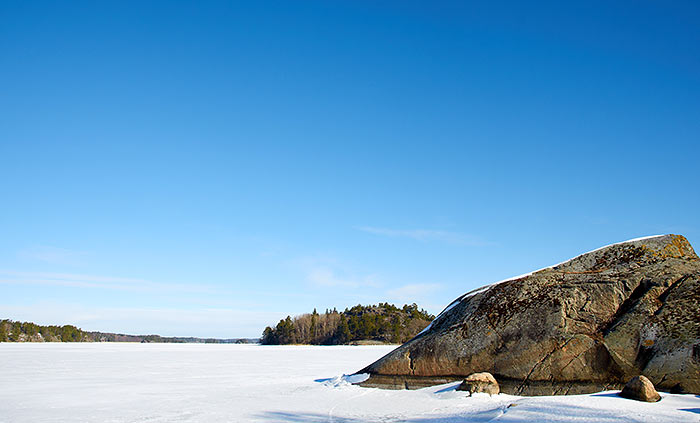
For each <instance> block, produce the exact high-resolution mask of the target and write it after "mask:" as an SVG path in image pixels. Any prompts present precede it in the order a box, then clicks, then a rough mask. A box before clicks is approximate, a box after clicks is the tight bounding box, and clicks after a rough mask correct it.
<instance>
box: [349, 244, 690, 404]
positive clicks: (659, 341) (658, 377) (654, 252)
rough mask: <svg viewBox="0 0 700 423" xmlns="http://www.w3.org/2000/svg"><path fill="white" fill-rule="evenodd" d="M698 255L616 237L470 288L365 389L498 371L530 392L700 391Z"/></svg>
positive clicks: (681, 247)
mask: <svg viewBox="0 0 700 423" xmlns="http://www.w3.org/2000/svg"><path fill="white" fill-rule="evenodd" d="M699 304H700V259H698V256H697V255H696V254H695V252H694V251H693V248H692V247H691V245H690V244H689V243H688V241H687V240H686V239H685V238H684V237H682V236H679V235H663V236H658V237H651V238H644V239H639V240H633V241H628V242H624V243H620V244H615V245H611V246H607V247H603V248H601V249H598V250H595V251H592V252H590V253H586V254H583V255H580V256H578V257H576V258H574V259H571V260H569V261H567V262H564V263H562V264H559V265H556V266H553V267H550V268H546V269H543V270H540V271H537V272H534V273H532V274H531V275H529V276H525V277H520V278H517V279H512V280H508V281H504V282H501V283H498V284H494V285H491V286H488V287H485V288H482V289H480V290H476V291H473V292H471V293H468V294H465V295H464V296H462V297H460V298H458V299H457V300H455V301H454V302H453V303H452V304H450V305H449V306H448V307H447V308H446V309H445V311H443V312H442V313H441V314H440V315H439V316H438V317H437V318H436V319H435V320H434V321H433V323H432V324H431V325H430V326H429V327H428V328H427V330H425V331H423V332H422V333H421V334H419V335H418V336H416V337H415V338H413V339H412V340H410V341H409V342H407V343H406V344H404V345H402V346H400V347H399V348H397V349H396V350H394V351H392V352H391V353H389V354H387V355H386V356H384V357H382V358H381V359H379V360H378V361H376V362H375V363H373V364H371V365H369V366H368V367H366V368H365V369H362V370H360V372H362V373H369V374H370V378H369V379H368V380H367V381H366V382H364V383H363V384H362V385H363V386H378V387H384V388H394V389H403V388H408V389H411V388H419V387H423V386H429V385H434V384H439V383H446V382H451V381H456V380H459V379H463V378H464V377H465V376H466V375H469V374H471V373H474V372H483V371H488V372H490V373H492V374H493V375H494V376H495V377H496V379H497V380H498V382H499V384H500V388H501V392H504V393H510V394H523V395H555V394H578V393H590V392H596V391H600V390H605V389H620V388H621V387H622V386H623V385H624V384H625V382H627V381H628V380H630V378H632V377H634V376H637V375H639V374H645V375H646V376H647V377H648V378H649V379H650V380H651V381H652V382H653V383H654V385H656V387H657V388H658V389H661V390H669V389H672V388H673V389H675V390H676V391H684V392H691V393H696V394H698V393H700V312H699Z"/></svg>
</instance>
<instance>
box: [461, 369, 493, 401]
mask: <svg viewBox="0 0 700 423" xmlns="http://www.w3.org/2000/svg"><path fill="white" fill-rule="evenodd" d="M457 390H458V391H469V395H470V396H471V395H472V394H476V393H479V392H484V393H487V394H489V395H498V393H499V392H501V389H500V388H499V386H498V382H496V378H495V377H493V375H492V374H491V373H488V372H483V373H472V374H470V375H469V376H467V378H466V379H464V380H463V381H462V383H461V384H460V385H459V386H458V387H457Z"/></svg>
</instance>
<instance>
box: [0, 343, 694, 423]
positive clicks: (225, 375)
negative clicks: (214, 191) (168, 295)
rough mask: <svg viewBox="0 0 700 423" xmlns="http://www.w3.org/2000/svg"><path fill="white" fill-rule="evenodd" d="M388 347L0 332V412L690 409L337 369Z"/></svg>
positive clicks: (84, 417) (278, 415) (50, 417)
mask: <svg viewBox="0 0 700 423" xmlns="http://www.w3.org/2000/svg"><path fill="white" fill-rule="evenodd" d="M393 348H395V347H394V346H325V347H317V346H260V345H218V344H128V343H123V344H121V343H93V344H90V343H83V344H79V343H45V344H40V343H36V344H29V343H27V344H9V343H6V344H0V422H219V421H221V422H225V421H230V422H312V423H313V422H338V423H355V422H392V421H397V422H398V421H406V422H486V421H491V420H494V419H496V421H499V422H526V421H541V422H546V421H552V422H575V421H601V422H616V421H625V422H684V421H688V422H698V421H700V397H698V396H695V395H670V394H665V393H662V396H663V399H662V400H661V402H659V403H654V404H647V403H640V402H636V401H631V400H626V399H623V398H619V397H617V396H616V395H615V394H614V393H611V392H608V393H599V394H591V395H580V396H568V397H563V396H560V397H529V398H527V397H517V396H510V395H498V396H494V397H488V396H486V395H483V396H482V395H477V396H474V397H472V398H466V397H465V393H463V392H457V391H455V390H454V387H455V385H456V384H448V385H442V386H437V387H431V388H425V389H421V390H417V391H386V390H379V389H369V388H360V387H357V386H353V385H350V384H349V383H347V381H346V380H345V379H344V378H342V377H341V376H342V375H343V373H350V372H352V371H354V370H358V369H360V368H362V367H364V366H366V365H367V364H369V363H371V362H373V361H374V360H376V359H377V358H379V357H381V356H382V355H384V354H386V353H387V352H389V351H390V350H392V349H393ZM511 404H515V406H511V407H509V405H511Z"/></svg>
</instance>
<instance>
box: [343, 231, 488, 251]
mask: <svg viewBox="0 0 700 423" xmlns="http://www.w3.org/2000/svg"><path fill="white" fill-rule="evenodd" d="M356 229H357V230H360V231H362V232H367V233H370V234H374V235H382V236H388V237H394V238H410V239H414V240H417V241H438V242H445V243H449V244H456V245H465V246H473V247H477V246H484V245H489V244H490V243H488V242H486V241H484V240H482V239H481V238H479V237H476V236H473V235H468V234H463V233H460V232H451V231H442V230H434V229H391V228H380V227H376V226H358V227H356Z"/></svg>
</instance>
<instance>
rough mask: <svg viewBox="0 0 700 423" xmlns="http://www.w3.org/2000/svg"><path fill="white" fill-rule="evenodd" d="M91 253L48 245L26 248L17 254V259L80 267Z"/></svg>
mask: <svg viewBox="0 0 700 423" xmlns="http://www.w3.org/2000/svg"><path fill="white" fill-rule="evenodd" d="M88 255H89V253H88V252H86V251H76V250H69V249H67V248H58V247H52V246H46V245H40V246H34V247H30V248H25V249H23V250H20V251H19V252H17V257H18V258H20V259H22V260H29V261H39V262H42V263H48V264H55V265H62V266H66V265H67V266H79V265H81V264H84V263H85V261H86V260H87V257H88Z"/></svg>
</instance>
